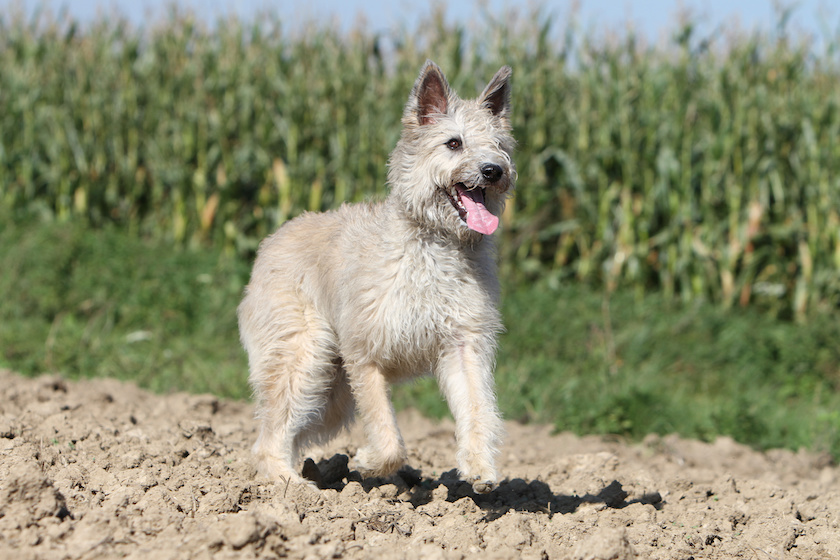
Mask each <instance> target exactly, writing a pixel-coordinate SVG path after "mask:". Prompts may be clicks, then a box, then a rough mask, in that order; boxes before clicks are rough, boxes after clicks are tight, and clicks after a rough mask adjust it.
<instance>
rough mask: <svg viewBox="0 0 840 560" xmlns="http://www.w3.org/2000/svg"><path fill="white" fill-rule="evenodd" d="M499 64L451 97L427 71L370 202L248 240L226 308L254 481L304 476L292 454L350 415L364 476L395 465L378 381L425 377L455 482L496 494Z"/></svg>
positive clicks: (506, 191)
mask: <svg viewBox="0 0 840 560" xmlns="http://www.w3.org/2000/svg"><path fill="white" fill-rule="evenodd" d="M510 76H511V69H510V68H509V67H507V66H505V67H502V68H501V69H500V70H499V71H498V72H497V73H496V75H495V76H494V77H493V79H492V80H491V81H490V83H489V84H488V85H487V87H486V88H485V89H484V91H483V92H482V93H481V95H480V96H479V97H478V98H477V99H474V100H462V99H460V98H459V97H458V96H457V94H456V93H455V92H453V91H452V90H451V88H450V86H449V84H448V82H447V80H446V78H445V76H444V74H443V72H442V71H441V70H440V68H439V67H438V66H437V65H436V64H435V63H433V62H431V61H427V62H426V64H425V65H424V66H423V68H422V70H421V72H420V75H419V76H418V78H417V80H416V82H415V84H414V87H413V89H412V91H411V94H410V96H409V99H408V103H407V104H406V106H405V110H404V112H403V117H402V124H403V130H402V133H401V136H400V139H399V141H398V143H397V145H396V147H395V149H394V151H393V152H392V153H391V155H390V158H389V161H388V184H389V187H390V192H389V194H388V195H387V197H386V198H385V199H384V200H382V201H380V202H377V203H358V204H345V205H343V206H341V207H340V208H338V209H336V210H332V211H328V212H323V213H304V214H302V215H300V216H298V217H297V218H295V219H292V220H290V221H289V222H287V223H285V224H284V225H282V226H281V227H280V228H279V229H278V230H277V231H276V232H275V233H274V234H272V235H270V236H269V237H267V238H266V239H264V240H263V242H262V243H261V244H260V247H259V249H258V251H257V256H256V259H255V262H254V267H253V271H252V275H251V279H250V282H249V284H248V285H247V286H246V288H245V295H244V298H243V300H242V302H241V304H240V305H239V308H238V309H237V315H238V319H239V328H240V335H241V340H242V344H243V346H244V347H245V350H246V351H247V353H248V362H249V369H250V377H249V383H250V385H251V387H252V389H253V392H254V398H255V401H256V418H257V420H258V422H259V433H258V436H257V440H256V443H255V444H254V447H253V454H254V456H255V460H256V466H257V471H258V473H259V474H260V475H262V476H266V477H269V478H272V479H278V478H283V479H285V480H287V481H294V482H305V481H304V479H303V478H302V477H301V476H300V475H299V474H298V473H297V470H296V467H297V464H298V461H299V453H300V452H301V450H303V449H305V447H306V446H307V445H310V444H315V443H318V444H323V443H325V442H326V441H328V440H329V439H330V438H331V437H333V436H334V435H335V434H336V433H338V432H339V431H340V430H341V429H342V428H344V427H345V426H347V425H348V424H349V423H350V422H351V421H352V420H353V419H354V415H355V416H358V418H359V420H360V421H361V422H362V424H363V426H364V432H365V436H366V439H367V445H366V446H365V447H363V448H361V449H360V450H359V451H358V453H357V454H356V456H355V458H354V461H355V462H356V464H357V465H358V468H359V470H360V472H361V473H362V474H363V475H364V476H380V477H384V476H388V475H390V474H392V473H394V472H395V471H396V470H397V469H399V468H400V467H401V466H402V465H403V464H404V463H405V460H406V449H405V445H404V443H403V439H402V436H401V435H400V431H399V428H398V426H397V422H396V416H395V413H394V408H393V404H392V403H391V399H390V384H391V383H395V382H400V381H405V380H409V379H412V378H415V377H416V376H420V375H427V374H433V375H434V376H435V377H436V378H437V381H438V384H439V386H440V389H441V391H442V393H443V395H444V397H445V398H446V400H447V403H448V405H449V408H450V411H451V412H452V415H453V417H454V419H455V425H456V434H455V435H456V441H457V446H458V452H457V464H458V471H459V474H460V476H461V477H462V478H463V479H464V480H467V481H469V482H470V483H471V484H472V487H473V490H474V491H475V492H477V493H487V492H490V491H491V490H493V489H494V488H496V486H497V485H498V480H499V475H498V472H497V470H496V466H495V458H496V456H497V455H498V449H499V445H500V443H501V437H502V428H503V424H502V420H501V417H500V414H499V411H498V408H497V405H496V398H495V389H494V380H493V369H494V366H495V350H496V336H497V334H498V333H499V332H500V331H501V330H502V322H501V317H500V315H499V312H498V310H497V301H498V298H499V285H498V280H497V275H496V263H495V248H494V241H493V239H492V238H491V234H492V233H493V232H494V231H495V230H496V228H497V226H498V224H499V217H500V216H501V215H502V212H503V210H504V206H505V200H506V198H507V197H508V196H509V195H510V194H511V192H512V191H513V189H514V185H515V180H516V169H515V166H514V162H513V159H512V154H513V149H514V144H515V142H514V139H513V136H512V134H511V122H510V84H509V82H510Z"/></svg>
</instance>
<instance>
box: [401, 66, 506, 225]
mask: <svg viewBox="0 0 840 560" xmlns="http://www.w3.org/2000/svg"><path fill="white" fill-rule="evenodd" d="M510 75H511V69H510V67H508V66H504V67H502V68H501V69H500V70H499V71H498V72H497V73H496V75H495V76H494V77H493V79H492V80H491V81H490V83H489V84H488V85H487V87H486V88H484V91H483V92H482V93H481V95H480V96H479V97H478V98H477V99H471V100H464V99H460V98H459V97H458V96H457V95H456V94H455V92H453V91H452V90H451V89H450V87H449V84H448V83H447V81H446V78H445V77H444V75H443V72H441V70H440V68H438V66H437V65H436V64H435V63H433V62H431V61H428V62H426V64H425V65H424V66H423V70H422V71H421V72H420V76H419V77H418V78H417V81H416V82H415V84H414V88H413V89H412V91H411V95H410V96H409V99H408V103H407V104H406V107H405V112H404V114H403V120H402V122H403V132H402V136H401V137H400V141H399V142H398V144H397V147H396V148H395V149H394V151H393V152H392V154H391V159H390V161H389V170H388V182H389V183H390V185H391V192H392V195H391V196H392V197H394V198H395V199H396V201H397V203H398V204H399V205H400V206H401V207H402V208H403V209H404V210H405V211H406V214H407V215H408V216H409V218H410V219H412V220H415V221H417V222H418V223H420V224H421V225H423V226H424V227H429V228H433V229H437V230H445V231H446V232H451V233H454V234H455V235H457V237H458V238H459V239H461V240H464V241H475V240H477V239H480V238H481V237H482V236H483V235H490V234H492V233H493V232H494V231H495V230H496V228H497V227H498V224H499V218H500V217H501V214H502V211H503V210H504V206H505V199H506V198H507V197H508V196H509V194H510V193H511V192H512V190H513V188H514V184H515V181H516V169H515V166H514V163H513V159H512V153H513V147H514V144H515V142H514V140H513V137H512V136H511V125H510V85H509V79H510Z"/></svg>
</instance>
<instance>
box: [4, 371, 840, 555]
mask: <svg viewBox="0 0 840 560" xmlns="http://www.w3.org/2000/svg"><path fill="white" fill-rule="evenodd" d="M0 387H2V389H0V390H1V391H2V396H0V435H2V438H0V445H2V462H1V463H0V557H2V558H19V559H26V558H45V559H51V558H56V559H59V558H72V559H75V558H85V559H92V558H116V557H129V558H161V559H166V558H173V559H175V558H211V557H212V558H236V559H240V558H275V557H292V558H432V559H438V558H441V559H443V558H447V559H448V558H479V557H480V558H568V559H614V560H626V559H629V558H662V559H684V560H688V559H691V558H693V559H695V560H699V559H701V558H755V559H760V560H781V559H783V558H803V559H809V560H813V559H817V558H840V476H838V475H839V474H840V473H838V468H837V467H836V466H833V465H832V464H831V462H830V461H829V459H828V458H827V457H824V456H819V455H814V454H808V453H804V452H803V453H791V452H788V451H771V452H769V453H757V452H755V451H752V450H751V449H749V448H747V447H744V446H742V445H739V444H736V443H734V442H733V441H731V440H730V439H726V438H721V439H719V440H717V441H716V442H715V443H713V444H706V443H700V442H697V441H690V440H683V439H680V438H678V437H675V436H667V437H659V436H649V437H648V438H647V439H645V441H644V442H643V443H640V444H627V443H623V442H621V441H609V440H605V439H602V438H596V437H584V438H579V437H576V436H574V435H570V434H565V433H563V434H559V435H552V432H551V429H550V428H548V427H545V426H522V425H519V424H515V423H509V424H508V426H507V429H508V437H507V443H506V446H505V448H504V451H503V453H502V456H501V469H502V471H503V472H504V473H505V475H506V476H507V477H508V478H507V480H506V481H505V482H504V483H503V484H502V485H501V487H500V488H499V489H498V490H496V491H495V492H493V493H491V494H488V495H486V496H477V495H474V494H473V493H472V491H471V489H470V487H469V486H468V485H467V484H465V483H462V482H459V481H458V479H457V477H456V475H455V471H454V470H453V469H454V453H455V449H454V437H453V426H452V424H451V423H448V422H443V423H435V422H432V421H429V420H426V419H424V418H422V417H420V416H419V415H417V414H413V413H404V414H402V415H401V418H400V423H401V427H402V429H403V434H404V436H405V440H406V444H407V446H408V449H409V466H408V467H407V468H404V469H403V470H402V471H400V473H399V475H397V476H394V477H392V478H390V479H386V480H361V479H360V478H359V476H358V473H356V472H354V471H353V470H352V468H353V460H352V457H353V455H354V453H355V451H356V446H357V445H358V444H359V443H361V439H360V435H359V434H358V433H355V432H354V433H351V434H348V435H346V436H342V437H341V438H340V439H339V440H337V441H335V442H334V443H333V444H331V445H330V446H329V448H325V449H321V450H314V451H313V452H312V453H310V454H309V457H311V458H312V459H314V462H313V461H309V462H308V463H307V464H306V465H304V472H306V473H308V475H309V476H310V477H311V478H313V479H320V486H321V487H322V489H321V490H318V489H315V488H312V487H306V486H294V485H292V486H287V485H285V484H284V483H283V482H277V483H266V482H264V481H258V480H255V479H254V471H253V468H252V467H251V465H250V462H249V446H250V444H251V443H252V441H253V440H254V432H255V424H254V421H253V419H252V412H253V410H252V407H251V405H250V404H248V403H243V402H231V401H225V400H221V399H218V398H216V397H213V396H208V395H188V394H183V393H178V394H172V395H166V396H160V395H153V394H151V393H148V392H145V391H142V390H140V389H138V388H137V387H135V386H133V385H130V384H125V383H120V382H117V381H114V380H108V379H100V380H91V381H80V382H71V381H66V380H63V379H61V378H58V377H41V378H36V379H27V378H23V377H20V376H18V375H15V374H13V373H11V372H8V371H0ZM348 457H350V462H349V469H348Z"/></svg>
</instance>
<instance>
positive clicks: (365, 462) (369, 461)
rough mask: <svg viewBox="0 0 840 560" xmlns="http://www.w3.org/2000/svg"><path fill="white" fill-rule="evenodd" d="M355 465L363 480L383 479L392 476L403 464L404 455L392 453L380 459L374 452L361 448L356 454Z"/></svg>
mask: <svg viewBox="0 0 840 560" xmlns="http://www.w3.org/2000/svg"><path fill="white" fill-rule="evenodd" d="M355 463H356V468H357V469H358V471H359V472H360V473H361V474H362V476H364V477H365V478H368V477H385V476H388V475H391V474H394V473H395V472H397V471H398V470H399V469H400V467H402V466H403V465H404V464H405V453H402V452H401V453H394V454H392V455H390V456H387V457H382V456H381V454H380V453H379V452H377V451H376V450H374V449H372V448H370V447H363V448H361V449H359V451H358V452H357V453H356V457H355Z"/></svg>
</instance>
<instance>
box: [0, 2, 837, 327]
mask: <svg viewBox="0 0 840 560" xmlns="http://www.w3.org/2000/svg"><path fill="white" fill-rule="evenodd" d="M484 29H485V32H482V33H475V34H469V33H467V32H466V30H465V29H463V28H461V27H453V26H450V25H447V24H445V23H444V22H443V20H442V19H441V18H438V19H436V20H434V21H432V22H427V23H425V24H422V25H419V26H418V28H417V30H416V31H413V32H403V33H399V34H395V35H394V36H388V35H376V34H373V33H368V32H365V31H364V30H359V31H357V32H354V33H342V32H339V31H337V30H335V29H331V28H328V27H323V26H321V27H315V26H312V27H310V28H307V29H305V30H303V31H301V32H299V33H292V32H288V31H286V28H285V27H284V25H283V22H282V21H281V20H280V18H279V16H276V15H271V14H267V15H265V16H263V17H260V18H259V19H258V20H257V21H256V22H253V23H243V22H238V21H225V22H223V23H220V24H219V25H217V26H215V27H212V28H208V27H206V26H204V25H202V24H201V23H199V22H198V21H197V20H196V18H195V17H193V16H191V15H189V14H178V13H173V14H172V15H171V16H169V17H168V19H165V20H164V21H161V22H159V23H158V24H155V25H152V26H150V27H149V28H148V29H143V30H138V29H134V28H132V27H131V25H129V24H128V23H127V22H126V21H123V20H120V19H119V18H109V19H107V20H103V21H101V22H99V23H96V24H94V25H92V26H89V27H81V26H79V25H78V24H77V23H75V22H72V21H66V20H59V21H50V20H49V18H47V17H42V18H40V20H36V21H35V22H27V21H25V20H23V19H22V18H20V17H19V16H14V15H10V16H6V17H4V18H2V19H0V67H2V68H3V72H2V73H0V129H1V130H3V131H4V133H3V135H2V138H0V206H2V207H5V208H7V209H11V210H13V211H14V212H15V213H16V214H17V215H21V214H24V215H33V214H35V215H40V216H50V217H55V218H57V219H59V220H67V219H79V220H81V221H82V222H84V223H88V224H90V225H93V226H97V227H99V226H103V225H105V224H116V225H118V226H120V227H125V228H128V229H129V230H130V231H134V232H138V233H141V234H143V235H144V236H148V237H154V238H157V239H162V240H167V241H173V242H176V243H179V244H188V245H210V244H212V245H215V246H217V247H224V248H225V249H226V250H227V251H229V252H235V253H238V254H240V255H247V254H248V253H249V252H251V251H253V249H254V248H255V247H256V244H257V243H258V241H259V239H261V238H262V237H263V236H264V235H265V234H266V233H268V232H270V231H273V229H274V228H275V227H276V226H277V225H278V224H280V223H282V222H283V221H285V220H286V219H288V218H289V217H291V216H293V215H295V214H297V213H299V212H300V211H302V210H305V209H310V210H320V209H324V208H328V207H333V206H336V205H338V204H340V203H341V202H344V201H353V200H359V199H361V198H364V197H368V196H371V195H375V194H377V193H381V192H383V189H384V184H385V163H386V160H387V155H388V152H389V151H390V150H391V149H392V147H393V145H394V143H395V141H396V138H397V135H398V133H399V117H400V114H401V110H402V106H403V104H404V102H405V99H406V98H407V95H408V91H409V89H410V87H411V84H412V82H413V80H414V78H415V76H416V73H417V71H418V69H419V68H420V66H421V64H422V62H423V60H424V59H425V58H426V57H431V58H433V59H435V60H436V61H437V62H438V63H439V64H440V65H441V67H442V68H444V70H445V71H446V73H447V76H448V77H449V78H450V80H451V81H452V84H453V85H454V86H455V88H456V89H457V90H459V91H461V92H462V93H464V94H465V95H473V94H474V92H475V91H476V89H477V87H478V86H480V85H482V84H483V83H484V82H485V81H486V80H487V79H489V78H490V77H491V76H492V74H493V72H494V71H495V70H496V69H497V68H498V67H499V66H500V65H501V64H502V63H505V64H510V65H511V66H512V67H513V68H514V70H515V75H514V86H513V87H514V91H513V98H514V107H515V111H514V119H515V122H514V124H515V135H516V137H517V138H518V139H519V141H520V146H519V150H518V153H517V164H518V167H519V190H518V194H517V198H516V200H515V202H514V204H512V205H511V207H510V210H509V212H508V213H507V214H506V216H505V220H504V224H505V228H504V236H505V239H504V240H505V243H504V256H505V258H504V262H505V263H508V264H509V265H510V266H511V267H512V268H514V269H516V270H517V271H520V272H521V273H522V274H523V276H526V277H532V276H534V275H537V276H538V275H543V274H549V275H553V276H555V277H557V278H572V279H575V280H578V281H583V282H586V283H588V284H591V285H604V284H608V285H612V284H616V285H624V286H629V287H632V288H633V289H634V290H636V291H638V292H647V291H652V290H662V291H663V293H664V294H665V295H666V297H668V298H675V299H680V300H682V301H690V300H694V299H697V298H700V299H708V300H712V301H715V302H719V303H720V304H722V305H723V306H724V307H728V306H731V305H732V304H737V303H742V304H747V303H754V304H758V305H760V306H762V307H765V308H768V309H770V310H771V312H773V313H775V314H777V315H781V316H785V317H787V316H797V317H799V318H804V317H805V316H806V314H807V313H808V311H809V310H813V309H816V308H820V307H827V308H836V307H837V305H838V303H840V274H838V270H840V214H838V210H837V209H838V208H840V184H838V182H840V168H838V166H840V157H838V156H840V144H838V141H837V138H840V89H838V88H837V87H836V84H837V83H838V82H840V65H838V60H837V57H836V55H835V54H834V53H835V51H836V46H837V42H833V43H831V42H830V43H829V44H828V45H827V47H826V50H825V52H824V53H823V54H820V53H815V49H816V46H814V45H813V44H812V43H810V42H808V41H805V40H803V41H802V42H796V41H794V40H792V39H790V38H789V37H788V34H787V32H786V30H785V26H784V14H782V16H781V23H780V25H779V30H777V31H776V32H774V33H772V34H769V35H768V34H764V35H762V34H751V35H745V34H743V33H740V34H739V33H728V34H721V35H718V36H716V37H712V38H710V39H708V40H705V39H704V38H700V37H696V36H695V34H694V33H693V27H692V24H691V22H688V23H685V24H683V26H682V27H681V28H680V29H677V33H676V35H675V39H674V42H673V43H672V44H669V45H666V46H660V47H646V46H644V45H643V42H642V41H641V40H639V39H638V38H637V37H635V36H634V35H632V33H628V34H625V35H624V36H619V37H617V38H603V39H595V38H592V37H587V36H579V35H578V34H577V32H576V28H575V25H574V22H573V21H571V22H569V23H568V24H567V26H566V27H565V28H563V29H555V27H554V26H553V25H552V22H551V20H550V19H549V18H547V17H545V16H543V15H540V14H536V15H533V16H530V17H526V18H520V19H517V18H505V19H504V20H500V21H492V20H490V19H489V18H488V21H487V22H486V24H485V28H484Z"/></svg>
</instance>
